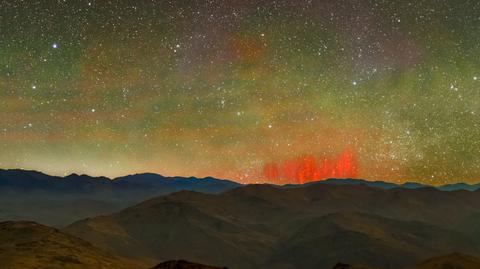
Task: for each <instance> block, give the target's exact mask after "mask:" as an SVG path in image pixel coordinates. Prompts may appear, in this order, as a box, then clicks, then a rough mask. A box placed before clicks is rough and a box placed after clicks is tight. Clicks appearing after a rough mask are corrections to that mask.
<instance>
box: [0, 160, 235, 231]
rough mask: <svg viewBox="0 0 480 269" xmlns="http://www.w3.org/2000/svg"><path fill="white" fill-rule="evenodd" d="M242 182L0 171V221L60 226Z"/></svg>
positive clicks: (209, 178)
mask: <svg viewBox="0 0 480 269" xmlns="http://www.w3.org/2000/svg"><path fill="white" fill-rule="evenodd" d="M239 186H241V184H239V183H236V182H232V181H228V180H222V179H215V178H212V177H207V178H201V179H198V178H194V177H190V178H185V177H163V176H161V175H157V174H151V173H145V174H135V175H129V176H124V177H119V178H115V179H113V180H111V179H109V178H106V177H91V176H88V175H78V174H71V175H68V176H66V177H58V176H49V175H46V174H44V173H41V172H37V171H27V170H19V169H14V170H1V169H0V221H2V220H32V221H36V222H38V223H41V224H45V225H50V226H55V227H62V226H64V225H67V224H69V223H71V222H73V221H76V220H78V219H82V218H87V217H93V216H97V215H102V214H109V213H113V212H115V211H118V210H121V209H123V208H125V207H128V206H132V205H134V204H136V203H139V202H141V201H143V200H146V199H150V198H152V197H156V196H160V195H165V194H169V193H173V192H178V191H183V190H189V191H196V192H201V193H219V192H222V191H226V190H230V189H233V188H236V187H239Z"/></svg>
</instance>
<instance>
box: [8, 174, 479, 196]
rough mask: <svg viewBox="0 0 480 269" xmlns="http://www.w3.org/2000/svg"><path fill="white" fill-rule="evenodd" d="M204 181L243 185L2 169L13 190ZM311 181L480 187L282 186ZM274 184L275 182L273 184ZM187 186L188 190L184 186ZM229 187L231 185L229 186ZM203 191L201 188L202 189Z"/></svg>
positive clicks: (469, 187)
mask: <svg viewBox="0 0 480 269" xmlns="http://www.w3.org/2000/svg"><path fill="white" fill-rule="evenodd" d="M197 180H202V183H207V184H205V185H209V186H210V187H213V189H210V190H208V191H209V192H210V191H215V188H216V186H217V185H216V183H218V182H222V183H223V184H224V185H225V186H228V185H229V186H230V187H232V188H233V187H239V186H242V185H244V184H241V183H238V182H235V181H231V180H227V179H217V178H214V177H205V178H197V177H181V176H173V177H166V176H162V175H159V174H155V173H138V174H132V175H127V176H121V177H116V178H112V179H110V178H108V177H93V176H89V175H85V174H82V175H78V174H76V173H72V174H70V175H68V176H65V177H60V176H50V175H47V174H45V173H42V172H38V171H34V170H22V169H0V189H2V188H10V189H21V190H32V189H37V190H38V189H39V190H57V191H71V190H74V191H79V190H93V189H91V188H93V187H95V188H107V187H108V188H112V189H114V190H122V189H125V188H144V187H164V186H168V187H175V186H177V187H178V191H180V190H194V191H198V190H196V189H190V188H189V186H188V185H189V183H190V182H189V181H197ZM312 184H328V185H367V186H370V187H377V188H382V189H393V188H405V189H417V188H436V189H439V190H442V191H456V190H468V191H476V190H478V189H480V183H477V184H467V183H454V184H446V185H441V186H432V185H427V184H422V183H417V182H405V183H402V184H396V183H390V182H386V181H369V180H364V179H353V178H346V179H337V178H329V179H325V180H319V181H314V182H309V183H305V184H286V185H281V186H282V187H285V188H294V187H301V186H308V185H312ZM272 185H274V184H272ZM185 188H187V189H185ZM227 189H228V188H227ZM224 190H225V189H224V186H222V187H218V189H217V191H224ZM200 191H201V190H200Z"/></svg>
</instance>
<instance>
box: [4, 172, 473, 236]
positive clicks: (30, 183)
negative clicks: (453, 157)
mask: <svg viewBox="0 0 480 269" xmlns="http://www.w3.org/2000/svg"><path fill="white" fill-rule="evenodd" d="M312 185H332V186H333V185H352V186H358V185H364V186H369V187H375V188H381V189H419V188H433V187H431V186H428V185H422V184H418V183H404V184H401V185H397V184H393V183H388V182H383V181H367V180H361V179H327V180H323V181H318V182H311V183H307V184H304V185H293V184H290V185H284V186H276V185H275V187H278V188H285V189H289V188H305V187H309V186H312ZM242 186H248V185H242V184H240V183H237V182H233V181H229V180H224V179H216V178H212V177H206V178H195V177H164V176H161V175H158V174H153V173H143V174H133V175H127V176H123V177H117V178H114V179H109V178H107V177H91V176H88V175H78V174H70V175H68V176H65V177H59V176H50V175H47V174H44V173H41V172H37V171H29V170H21V169H12V170H2V169H0V221H2V220H32V221H36V222H38V223H41V224H45V225H50V226H54V227H58V228H60V227H63V226H65V225H67V224H70V223H72V222H74V221H76V220H79V219H84V218H88V217H93V216H97V215H104V214H111V213H113V212H116V211H119V210H121V209H123V208H125V207H129V206H132V205H135V204H137V203H140V202H142V201H144V200H147V199H150V198H153V197H157V196H161V195H167V194H170V193H174V192H178V191H195V192H200V193H213V194H215V193H221V192H224V191H228V190H232V189H235V188H238V187H242ZM479 186H480V184H478V185H468V184H453V185H445V186H441V187H438V188H437V189H439V190H444V191H455V190H469V191H475V190H476V189H478V188H479Z"/></svg>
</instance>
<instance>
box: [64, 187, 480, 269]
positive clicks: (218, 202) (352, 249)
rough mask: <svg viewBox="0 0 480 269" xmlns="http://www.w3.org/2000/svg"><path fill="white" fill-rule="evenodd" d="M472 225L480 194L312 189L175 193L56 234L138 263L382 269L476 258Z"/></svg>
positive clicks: (478, 218)
mask: <svg viewBox="0 0 480 269" xmlns="http://www.w3.org/2000/svg"><path fill="white" fill-rule="evenodd" d="M479 225H480V191H475V192H469V191H453V192H446V191H440V190H437V189H434V188H417V189H406V188H393V189H382V188H373V187H369V186H365V185H326V184H311V185H308V186H303V187H295V188H281V187H276V186H269V185H250V186H245V187H241V188H236V189H233V190H230V191H226V192H223V193H219V194H202V193H197V192H190V191H182V192H178V193H174V194H171V195H166V196H162V197H158V198H155V199H151V200H148V201H145V202H143V203H140V204H138V205H136V206H133V207H129V208H126V209H124V210H122V211H119V212H117V213H115V214H111V215H108V216H101V217H96V218H90V219H86V220H82V221H78V222H76V223H74V224H72V225H70V226H68V227H67V228H65V229H64V230H63V231H64V232H66V233H69V234H72V235H75V236H78V237H80V238H82V239H84V240H86V241H89V242H91V243H93V244H94V245H96V246H98V247H101V248H102V249H105V250H107V251H110V252H112V253H115V254H116V255H119V256H123V257H126V258H129V259H133V260H138V261H145V260H155V261H159V262H160V261H165V260H177V259H186V260H190V261H195V262H200V263H204V264H213V265H221V266H227V267H228V268H234V269H235V268H239V269H243V268H245V269H246V268H332V267H334V266H335V264H337V263H339V262H341V263H345V264H354V265H358V266H365V267H371V268H385V269H389V268H404V267H408V266H414V265H415V264H418V263H420V262H421V261H423V260H426V259H428V258H430V257H433V256H438V255H444V254H447V253H453V252H460V253H466V254H471V255H479V254H480V251H479V246H480V232H479V231H478V227H479ZM426 268H428V267H426ZM433 268H435V267H433Z"/></svg>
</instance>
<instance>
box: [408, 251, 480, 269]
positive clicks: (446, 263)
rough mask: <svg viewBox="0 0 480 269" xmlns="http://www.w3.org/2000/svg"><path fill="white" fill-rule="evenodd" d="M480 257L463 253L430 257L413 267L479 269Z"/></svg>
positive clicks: (427, 268)
mask: <svg viewBox="0 0 480 269" xmlns="http://www.w3.org/2000/svg"><path fill="white" fill-rule="evenodd" d="M479 268H480V259H479V258H477V257H474V256H470V255H465V254H461V253H452V254H448V255H443V256H439V257H434V258H430V259H428V260H426V261H424V262H422V263H420V264H418V265H416V266H414V267H412V268H411V269H479Z"/></svg>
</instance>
